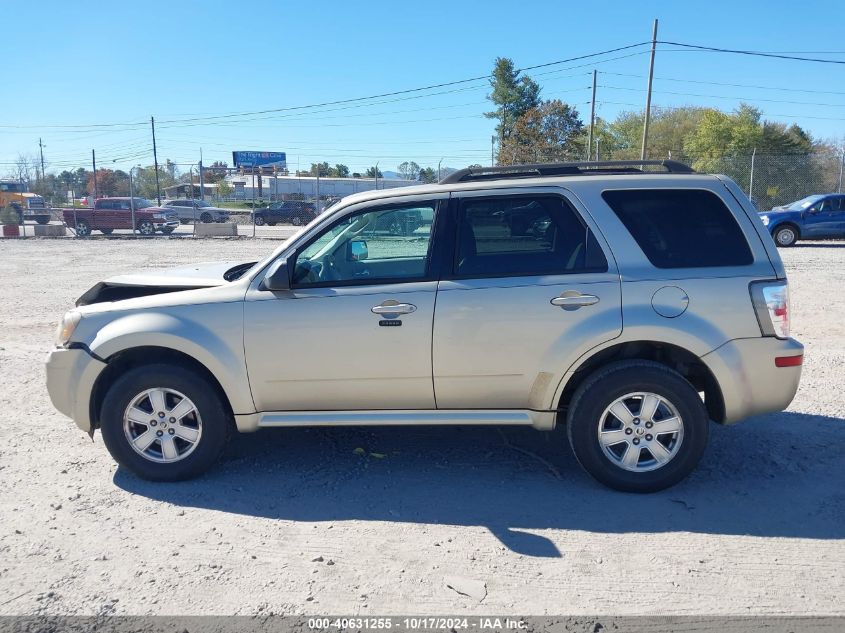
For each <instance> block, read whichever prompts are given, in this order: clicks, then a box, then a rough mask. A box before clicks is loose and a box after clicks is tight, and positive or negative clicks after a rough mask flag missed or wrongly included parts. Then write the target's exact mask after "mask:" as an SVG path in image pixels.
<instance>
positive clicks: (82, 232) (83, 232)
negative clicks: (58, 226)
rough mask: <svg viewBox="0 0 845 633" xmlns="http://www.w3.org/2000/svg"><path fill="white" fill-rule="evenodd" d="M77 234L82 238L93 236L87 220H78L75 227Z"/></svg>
mask: <svg viewBox="0 0 845 633" xmlns="http://www.w3.org/2000/svg"><path fill="white" fill-rule="evenodd" d="M74 230H75V231H76V234H77V235H78V236H80V237H88V236H89V235H91V225H90V224H88V222H86V221H85V220H77V221H76V226H75V227H74Z"/></svg>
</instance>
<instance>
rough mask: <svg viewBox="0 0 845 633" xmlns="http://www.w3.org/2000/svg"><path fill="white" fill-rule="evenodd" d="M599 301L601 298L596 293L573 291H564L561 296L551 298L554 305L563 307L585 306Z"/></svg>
mask: <svg viewBox="0 0 845 633" xmlns="http://www.w3.org/2000/svg"><path fill="white" fill-rule="evenodd" d="M598 302H599V298H598V297H597V296H595V295H582V294H581V293H577V292H576V293H573V292H572V291H567V292H564V293H563V294H562V295H560V296H559V297H555V298H554V299H552V300H551V302H550V303H551V304H552V305H553V306H558V307H561V308H564V309H566V308H571V309H576V308H583V307H584V306H591V305H594V304H596V303H598Z"/></svg>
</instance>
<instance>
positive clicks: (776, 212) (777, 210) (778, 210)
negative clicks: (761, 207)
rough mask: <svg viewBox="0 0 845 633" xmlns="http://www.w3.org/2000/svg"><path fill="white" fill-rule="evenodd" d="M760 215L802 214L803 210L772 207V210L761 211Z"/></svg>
mask: <svg viewBox="0 0 845 633" xmlns="http://www.w3.org/2000/svg"><path fill="white" fill-rule="evenodd" d="M759 213H760V215H792V214H797V215H800V214H801V211H798V210H795V209H784V208H783V207H772V209H771V210H770V211H759Z"/></svg>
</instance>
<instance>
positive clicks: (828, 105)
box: [600, 85, 845, 108]
mask: <svg viewBox="0 0 845 633" xmlns="http://www.w3.org/2000/svg"><path fill="white" fill-rule="evenodd" d="M600 87H601V88H609V89H611V90H628V91H631V92H643V90H642V88H629V87H626V86H608V85H601V86H600ZM655 92H659V93H660V94H664V95H676V96H681V97H704V98H710V99H733V100H737V101H764V102H766V103H786V104H789V105H808V106H819V107H826V108H845V103H814V102H810V101H787V100H784V99H766V98H763V97H737V96H731V95H710V94H700V93H696V92H673V91H671V90H659V91H655Z"/></svg>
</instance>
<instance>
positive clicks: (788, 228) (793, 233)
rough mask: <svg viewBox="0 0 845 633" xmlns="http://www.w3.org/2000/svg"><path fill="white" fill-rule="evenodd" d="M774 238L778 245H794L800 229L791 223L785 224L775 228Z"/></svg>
mask: <svg viewBox="0 0 845 633" xmlns="http://www.w3.org/2000/svg"><path fill="white" fill-rule="evenodd" d="M774 238H775V244H777V245H778V246H794V245H795V242H796V241H798V229H797V228H795V227H794V226H792V225H791V224H784V225H783V226H779V227H778V228H777V229H775V233H774Z"/></svg>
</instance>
